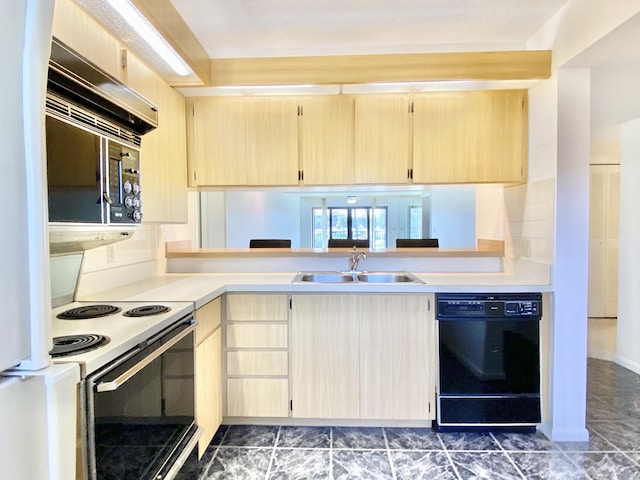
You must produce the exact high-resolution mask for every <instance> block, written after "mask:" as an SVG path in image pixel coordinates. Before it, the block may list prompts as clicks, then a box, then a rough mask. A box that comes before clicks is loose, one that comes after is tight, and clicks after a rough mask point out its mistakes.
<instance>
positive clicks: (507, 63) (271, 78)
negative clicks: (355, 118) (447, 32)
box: [208, 50, 551, 86]
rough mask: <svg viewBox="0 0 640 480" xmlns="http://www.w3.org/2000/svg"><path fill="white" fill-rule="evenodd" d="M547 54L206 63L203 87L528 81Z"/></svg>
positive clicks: (544, 69)
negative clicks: (206, 80) (208, 69)
mask: <svg viewBox="0 0 640 480" xmlns="http://www.w3.org/2000/svg"><path fill="white" fill-rule="evenodd" d="M550 75H551V51H550V50H516V51H494V52H450V53H415V54H413V53H412V54H384V55H344V56H310V57H265V58H219V59H215V58H214V59H211V75H210V82H209V83H208V85H209V86H250V85H307V84H313V85H336V84H337V85H344V84H359V83H384V82H429V81H456V80H460V81H473V80H534V79H546V78H549V77H550Z"/></svg>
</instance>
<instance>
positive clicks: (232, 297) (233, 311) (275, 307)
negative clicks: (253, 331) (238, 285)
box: [226, 294, 289, 322]
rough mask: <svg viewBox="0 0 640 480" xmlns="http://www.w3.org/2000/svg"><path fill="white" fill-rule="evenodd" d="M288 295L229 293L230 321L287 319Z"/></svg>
mask: <svg viewBox="0 0 640 480" xmlns="http://www.w3.org/2000/svg"><path fill="white" fill-rule="evenodd" d="M288 310H289V309H288V305H287V296H286V295H246V294H227V312H226V313H227V315H226V320H227V321H228V322H242V321H253V322H258V321H283V322H284V321H286V320H287V318H288Z"/></svg>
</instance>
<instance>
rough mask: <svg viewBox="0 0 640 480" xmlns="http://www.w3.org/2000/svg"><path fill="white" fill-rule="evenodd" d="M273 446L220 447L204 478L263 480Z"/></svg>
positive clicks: (212, 479) (215, 479)
mask: <svg viewBox="0 0 640 480" xmlns="http://www.w3.org/2000/svg"><path fill="white" fill-rule="evenodd" d="M272 453H273V448H237V447H220V448H219V449H218V451H217V453H216V455H215V457H214V458H213V460H212V461H211V464H210V465H209V468H208V470H207V472H206V475H205V476H204V477H203V479H202V480H223V479H224V480H238V479H242V480H263V479H264V478H265V477H266V475H267V471H268V469H269V461H270V460H271V455H272Z"/></svg>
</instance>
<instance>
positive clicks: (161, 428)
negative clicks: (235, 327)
mask: <svg viewBox="0 0 640 480" xmlns="http://www.w3.org/2000/svg"><path fill="white" fill-rule="evenodd" d="M194 329H195V325H194V324H193V322H192V320H191V318H189V319H185V320H183V321H181V322H179V324H178V325H177V326H174V327H171V328H169V329H167V330H165V331H164V332H162V333H161V334H159V335H157V336H156V337H155V338H153V339H151V340H150V341H149V343H148V344H147V345H146V346H144V347H140V348H137V349H134V350H133V351H131V352H129V353H128V354H125V355H123V356H122V357H121V358H120V359H118V360H116V361H114V362H113V363H111V364H109V365H107V366H105V367H104V368H102V369H101V370H99V371H97V372H96V373H94V374H92V375H90V376H89V377H87V385H86V392H87V431H86V434H87V435H86V439H87V455H88V467H89V478H90V479H91V480H111V479H113V480H116V479H117V480H129V479H131V480H134V479H135V480H146V479H162V480H166V479H171V478H174V476H175V475H176V474H177V473H178V471H179V469H180V467H181V465H182V463H184V461H185V460H186V458H187V457H189V454H190V453H191V451H192V450H193V448H194V446H195V445H196V443H197V441H198V438H199V436H200V429H198V427H197V426H196V424H195V414H194V411H195V407H194V403H195V402H194Z"/></svg>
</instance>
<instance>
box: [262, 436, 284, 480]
mask: <svg viewBox="0 0 640 480" xmlns="http://www.w3.org/2000/svg"><path fill="white" fill-rule="evenodd" d="M281 429H282V427H280V426H279V427H278V433H276V441H275V442H273V450H272V451H271V458H270V459H269V468H267V474H266V475H265V477H264V478H265V480H267V479H268V478H269V475H270V474H271V466H272V465H273V459H274V458H275V456H276V445H278V440H280V430H281Z"/></svg>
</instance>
